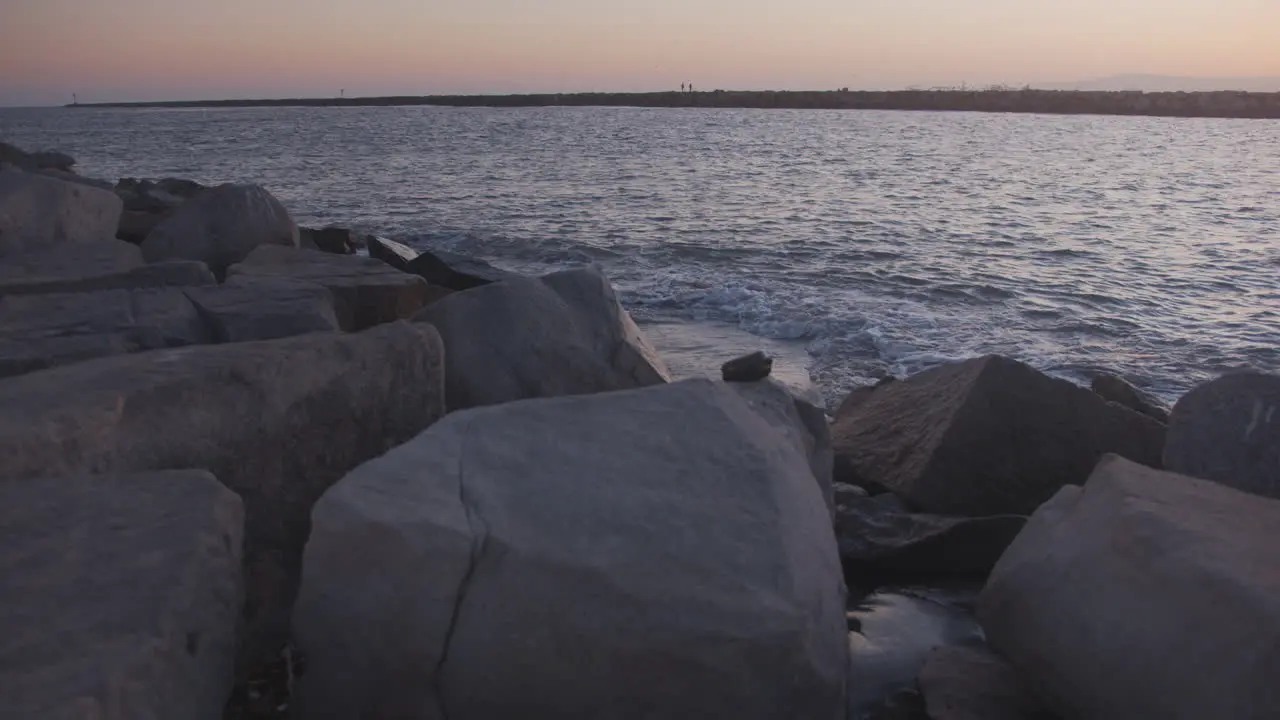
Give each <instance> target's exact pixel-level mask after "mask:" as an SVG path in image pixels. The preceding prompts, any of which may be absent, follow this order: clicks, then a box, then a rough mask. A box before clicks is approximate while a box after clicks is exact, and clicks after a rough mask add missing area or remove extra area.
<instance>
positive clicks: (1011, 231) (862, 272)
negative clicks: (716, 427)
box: [0, 108, 1280, 403]
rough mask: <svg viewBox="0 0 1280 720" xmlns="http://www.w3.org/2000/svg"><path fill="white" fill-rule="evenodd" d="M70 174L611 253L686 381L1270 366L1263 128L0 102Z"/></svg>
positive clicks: (1168, 378) (1279, 176) (490, 245)
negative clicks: (765, 360)
mask: <svg viewBox="0 0 1280 720" xmlns="http://www.w3.org/2000/svg"><path fill="white" fill-rule="evenodd" d="M0 139H3V140H6V141H8V142H12V143H15V144H17V145H19V146H22V147H26V148H28V149H43V148H57V149H61V150H64V151H67V152H70V153H71V154H73V155H74V156H75V157H77V158H78V159H79V161H80V166H79V169H80V171H81V172H82V173H83V174H86V175H92V176H96V177H102V178H108V179H115V178H118V177H122V176H128V177H162V176H179V177H186V178H191V179H195V180H199V181H201V182H205V183H216V182H225V181H242V182H257V183H261V184H263V185H265V186H266V187H268V188H269V189H271V190H272V192H274V193H275V194H276V195H277V196H279V197H280V198H281V199H282V200H283V201H284V203H285V204H286V205H287V206H288V207H289V209H290V210H291V211H292V212H293V214H294V215H295V217H296V218H297V219H298V221H299V222H300V223H302V224H311V225H320V224H326V223H334V224H341V225H346V226H349V227H355V228H358V229H361V230H366V231H368V232H376V233H379V234H382V235H386V236H390V237H395V238H398V239H402V240H406V241H408V242H410V243H411V244H416V245H420V246H422V247H441V248H447V249H451V250H455V251H460V252H465V253H469V254H473V255H477V256H480V257H483V258H486V259H488V260H490V261H492V262H494V263H495V264H497V265H500V266H504V267H508V268H512V269H517V270H521V271H545V270H551V269H555V268H560V267H565V266H569V265H573V264H578V263H584V262H596V263H599V264H601V265H602V266H604V268H605V269H606V270H607V271H608V273H609V274H610V276H611V277H612V278H613V280H614V282H615V284H616V285H617V287H618V288H619V290H620V292H621V294H622V297H623V300H624V302H625V304H626V305H627V307H628V308H629V309H630V311H631V312H632V313H633V315H634V316H635V317H636V318H637V320H639V321H640V322H641V323H642V324H643V325H645V326H646V327H647V328H648V331H649V333H650V335H651V336H652V338H653V339H654V340H655V344H657V345H658V346H659V348H660V349H662V350H663V351H664V353H665V354H666V355H667V357H668V360H669V361H670V362H671V364H672V365H673V367H674V369H676V370H677V371H678V372H680V373H682V374H690V373H699V372H706V371H709V370H711V369H714V368H715V367H717V366H718V364H719V363H720V362H722V361H723V360H725V359H728V358H729V357H731V356H733V355H735V354H738V353H739V352H740V351H745V350H748V349H754V348H755V347H762V348H766V349H768V350H769V351H770V352H771V353H773V354H775V355H776V356H777V357H778V365H777V368H778V369H777V372H779V373H781V374H783V375H785V376H787V377H788V378H790V379H798V380H803V379H806V378H811V379H812V381H813V383H814V384H815V385H816V386H817V388H818V389H819V390H821V391H822V392H824V393H825V394H826V395H827V399H828V401H829V402H832V403H834V402H838V400H839V398H840V396H841V394H842V393H843V392H844V391H846V390H847V389H848V388H850V387H851V386H854V385H857V384H861V383H865V382H868V381H870V380H872V379H874V378H876V377H879V376H882V375H884V374H886V373H894V374H903V373H910V372H913V371H917V370H920V369H922V368H925V367H928V366H930V365H933V364H936V363H939V362H944V361H947V360H952V359H957V358H964V357H969V356H974V355H978V354H983V353H990V352H998V353H1004V354H1007V355H1011V356H1014V357H1017V358H1020V359H1022V360H1025V361H1027V362H1029V363H1031V364H1033V365H1035V366H1036V367H1039V368H1040V369H1042V370H1045V371H1047V372H1050V373H1053V374H1056V375H1059V376H1063V377H1068V378H1072V379H1077V380H1083V379H1085V378H1087V377H1088V376H1089V374H1090V373H1091V372H1093V371H1095V370H1102V369H1105V370H1110V371H1114V372H1119V373H1120V374H1122V375H1124V376H1125V377H1127V378H1128V379H1130V380H1131V381H1133V382H1135V383H1137V384H1138V385H1140V386H1143V387H1146V388H1148V389H1150V390H1151V391H1153V392H1154V393H1156V394H1157V395H1159V396H1162V397H1163V398H1165V399H1166V400H1173V399H1175V398H1176V397H1177V396H1178V395H1180V394H1181V393H1182V392H1185V391H1186V390H1187V389H1189V388H1190V387H1192V386H1194V385H1195V384H1197V383H1199V382H1201V381H1204V380H1206V379H1208V378H1211V377H1213V376H1215V375H1216V374H1218V373H1221V372H1223V371H1226V370H1230V369H1236V368H1242V367H1254V368H1259V369H1263V370H1269V371H1280V122H1277V121H1251V120H1207V119H1157V118H1123V117H1090V116H1077V117H1054V116H1036V115H983V114H969V113H951V114H947V113H907V112H847V111H761V110H686V109H625V108H621V109H620V108H611V109H605V108H531V109H506V110H504V109H449V108H315V109H225V110H86V109H81V110H66V109H45V110H0Z"/></svg>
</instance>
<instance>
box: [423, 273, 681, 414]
mask: <svg viewBox="0 0 1280 720" xmlns="http://www.w3.org/2000/svg"><path fill="white" fill-rule="evenodd" d="M414 320H416V321H421V322H427V323H431V324H432V325H435V326H436V328H437V329H438V330H439V331H440V335H441V337H443V338H444V342H445V346H446V347H448V348H449V353H448V356H447V357H446V359H445V360H446V363H447V365H448V370H447V372H446V373H445V378H446V382H447V387H448V398H449V409H450V410H451V411H452V410H462V409H465V408H471V407H478V406H481V405H496V404H499V403H505V402H511V401H512V400H522V399H526V398H538V397H553V396H557V395H580V394H586V393H596V392H607V391H610V390H625V389H628V388H635V387H644V386H647V385H655V384H659V383H665V382H667V381H668V380H669V379H670V375H669V373H668V372H667V369H666V366H665V365H664V364H663V362H662V360H661V359H660V358H659V357H658V354H657V352H656V351H654V349H653V347H652V346H650V345H649V343H648V341H647V340H645V338H644V335H643V334H642V333H641V332H640V329H639V328H637V327H636V324H635V323H634V322H633V321H632V320H631V316H630V315H628V314H627V311H626V310H624V309H622V306H621V305H620V304H619V303H618V298H617V296H616V295H615V294H614V291H613V287H612V286H611V285H610V284H609V281H608V279H607V278H605V276H604V274H603V273H602V272H601V270H600V269H599V268H598V267H596V266H588V267H583V268H577V269H574V270H566V271H563V272H558V273H552V274H550V275H547V276H545V277H542V278H523V277H521V278H515V279H513V280H507V281H504V282H500V283H493V284H490V285H485V286H483V287H478V288H474V289H472V290H468V291H466V292H459V293H454V294H452V295H449V296H448V297H445V298H443V299H441V300H438V301H436V302H434V303H432V304H431V305H429V306H427V307H426V308H425V309H424V310H423V311H422V312H420V313H418V315H417V316H415V317H414Z"/></svg>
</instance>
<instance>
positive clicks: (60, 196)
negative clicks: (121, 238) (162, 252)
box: [0, 169, 123, 264]
mask: <svg viewBox="0 0 1280 720" xmlns="http://www.w3.org/2000/svg"><path fill="white" fill-rule="evenodd" d="M122 207H123V206H122V203H121V202H120V198H118V197H116V194H115V193H113V192H111V191H110V190H101V189H98V188H92V187H86V186H84V185H79V184H76V183H69V182H66V181H63V180H57V179H55V178H51V177H46V176H44V175H33V174H29V173H24V172H21V171H18V170H13V169H0V263H5V264H7V263H8V262H9V260H10V258H13V257H17V256H21V255H29V254H34V255H43V254H46V253H50V252H55V251H58V250H62V249H66V248H69V247H72V246H77V245H85V244H96V243H102V242H106V241H110V240H112V239H113V238H114V237H115V234H116V225H117V223H118V222H119V220H120V210H121V208H122Z"/></svg>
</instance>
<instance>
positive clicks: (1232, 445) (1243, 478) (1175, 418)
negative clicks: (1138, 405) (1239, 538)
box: [1164, 372, 1280, 498]
mask: <svg viewBox="0 0 1280 720" xmlns="http://www.w3.org/2000/svg"><path fill="white" fill-rule="evenodd" d="M1164 464H1165V467H1167V468H1168V469H1169V470H1172V471H1174V472H1178V473H1182V474H1184V475H1190V476H1192V477H1198V478H1204V479H1206V480H1213V481H1215V482H1219V483H1222V484H1224V485H1227V486H1229V487H1233V488H1236V489H1237V490H1244V491H1245V492H1251V493H1256V494H1258V495H1264V496H1266V497H1271V498H1280V376H1278V375H1267V374H1264V373H1254V372H1248V373H1236V374H1232V375H1225V376H1223V377H1221V378H1218V379H1217V380H1214V381H1213V382H1209V383H1206V384H1204V385H1201V386H1200V387H1198V388H1196V389H1195V390H1192V391H1191V392H1189V393H1187V394H1186V395H1185V396H1184V397H1183V398H1182V399H1181V400H1179V401H1178V404H1177V405H1176V406H1174V408H1173V414H1172V416H1171V418H1170V421H1169V437H1168V439H1167V440H1166V442H1165V447H1164Z"/></svg>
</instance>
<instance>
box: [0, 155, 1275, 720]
mask: <svg viewBox="0 0 1280 720" xmlns="http://www.w3.org/2000/svg"><path fill="white" fill-rule="evenodd" d="M18 152H20V151H18ZM9 158H16V159H17V161H16V162H15V161H13V160H8V162H7V164H6V165H5V166H4V167H3V168H0V577H3V578H4V581H3V582H0V626H2V627H4V628H6V632H3V633H0V697H3V699H4V700H3V705H4V713H0V714H4V715H5V717H14V718H15V719H17V720H28V719H30V720H35V719H36V718H48V717H62V716H68V715H71V714H77V715H92V716H94V717H99V718H105V719H108V720H132V719H134V718H143V717H181V718H188V717H189V718H216V717H225V718H236V719H239V718H254V719H257V718H266V717H290V716H292V717H300V718H357V717H371V718H372V717H394V718H405V719H414V718H418V719H422V720H426V719H431V720H436V719H438V718H445V717H448V718H451V719H452V720H465V719H467V718H474V719H476V720H480V719H485V720H488V719H494V720H502V719H503V718H525V717H610V718H622V719H626V718H642V717H646V718H647V717H663V718H667V717H670V718H695V717H696V718H704V717H721V716H724V717H739V718H762V719H764V718H806V719H808V718H823V719H828V720H837V719H839V718H850V719H852V718H863V717H881V718H888V717H898V718H915V719H917V720H919V719H921V718H932V720H961V719H968V718H973V719H975V720H976V719H977V718H983V719H985V720H990V719H991V718H1010V719H1015V718H1035V719H1037V720H1045V719H1047V718H1064V719H1065V718H1074V717H1125V718H1128V717H1170V718H1182V717H1186V718H1205V717H1223V718H1226V717H1230V718H1233V719H1234V718H1245V719H1246V720H1248V719H1252V718H1259V719H1261V718H1274V717H1277V715H1278V714H1280V694H1278V693H1277V691H1276V689H1275V683H1274V678H1275V677H1277V676H1280V664H1277V662H1278V657H1280V656H1277V655H1276V653H1275V648H1276V647H1278V646H1280V584H1277V578H1280V565H1277V557H1280V556H1277V555H1276V553H1274V552H1271V550H1270V548H1271V546H1272V545H1273V544H1274V528H1275V527H1276V526H1277V524H1280V499H1275V496H1276V495H1277V491H1276V488H1277V487H1280V461H1278V456H1277V452H1280V450H1278V449H1277V448H1278V447H1280V411H1278V410H1277V407H1278V406H1280V379H1278V378H1276V377H1274V376H1268V375H1262V374H1257V373H1242V374H1235V375H1229V376H1227V377H1224V378H1222V379H1220V380H1217V381H1215V382H1213V383H1209V384H1207V385H1205V386H1203V387H1201V388H1198V389H1197V390H1195V391H1193V392H1191V393H1190V394H1188V395H1187V396H1186V397H1184V398H1183V399H1182V400H1181V401H1180V402H1178V403H1177V405H1176V406H1175V407H1174V408H1173V411H1172V413H1171V414H1170V415H1169V416H1168V418H1167V423H1166V422H1164V420H1165V419H1166V418H1165V417H1164V416H1162V415H1161V414H1160V412H1161V410H1162V408H1161V407H1160V406H1159V404H1158V403H1154V402H1151V401H1150V399H1149V398H1146V399H1143V398H1142V397H1141V396H1140V394H1137V393H1136V391H1135V392H1130V390H1132V387H1130V386H1127V385H1122V384H1118V382H1122V381H1119V379H1118V378H1117V379H1116V380H1115V381H1112V380H1101V381H1099V382H1097V383H1095V390H1096V392H1095V391H1090V390H1089V389H1086V388H1082V387H1078V386H1076V385H1073V384H1071V383H1069V382H1066V381H1064V380H1060V379H1056V378H1051V377H1049V376H1046V375H1044V374H1042V373H1040V372H1038V371H1036V370H1035V369H1033V368H1030V367H1028V366H1026V365H1023V364H1022V363H1019V362H1017V361H1015V360H1012V359H1009V358H1004V357H999V356H991V357H986V358H977V359H973V360H968V361H965V362H960V363H953V364H950V365H944V366H940V367H937V368H934V369H931V370H927V371H925V372H922V373H920V374H918V375H915V376H912V377H907V378H901V379H886V380H885V381H883V382H881V383H880V384H878V385H876V386H874V387H869V388H862V389H859V390H857V391H855V392H854V393H852V394H851V395H850V396H849V397H848V398H846V399H845V400H844V402H842V403H840V404H839V407H838V410H837V411H836V413H835V418H834V420H833V421H831V422H829V421H828V418H827V417H826V415H825V413H824V412H823V410H822V409H821V408H820V407H819V406H817V405H816V404H814V403H813V402H810V401H808V400H805V399H802V398H799V397H797V396H795V395H794V393H793V391H790V390H788V389H787V388H785V387H784V386H782V385H780V384H778V383H776V382H774V381H773V380H770V379H769V378H768V375H769V371H770V370H771V368H770V366H769V362H768V358H767V357H764V356H762V355H755V356H747V357H745V358H741V359H739V360H737V361H731V362H730V363H728V364H726V366H725V368H724V369H723V370H722V375H723V379H722V380H721V379H717V380H685V381H673V379H672V378H671V377H670V374H669V373H668V371H667V369H666V367H665V365H664V363H663V362H662V360H661V358H660V357H659V356H658V354H657V353H656V352H655V351H654V348H653V347H652V346H651V345H650V344H649V343H648V341H647V340H646V339H645V337H644V334H643V332H642V331H641V329H640V328H638V327H637V326H636V324H635V323H634V322H633V321H632V320H631V317H630V316H629V315H628V313H627V312H626V311H625V310H624V309H623V307H622V305H621V304H620V302H619V301H618V298H617V295H616V293H615V292H614V289H613V287H612V286H611V285H610V283H609V281H608V279H607V278H606V277H605V275H604V273H603V272H602V271H601V270H600V269H599V268H597V267H585V268H576V269H570V270H564V271H561V272H556V273H552V274H550V275H546V276H544V277H526V276H521V275H516V274H513V273H509V272H507V271H503V270H499V269H497V268H493V267H492V266H488V265H486V264H484V263H481V262H480V261H475V260H472V259H468V258H462V257H458V256H453V255H450V254H448V253H442V252H434V251H433V252H431V253H430V255H429V257H428V255H427V254H425V253H421V252H420V251H418V250H415V249H412V248H409V247H407V246H404V245H401V244H399V243H395V242H394V241H389V240H384V239H381V238H374V237H369V238H363V239H362V238H360V237H359V236H358V235H356V234H353V233H351V232H349V231H341V230H336V229H332V228H329V229H325V230H324V231H320V232H301V231H300V230H299V229H298V228H297V227H296V225H295V223H294V221H293V219H292V218H291V217H290V216H289V214H288V212H287V211H286V210H285V209H284V207H283V206H282V205H281V203H280V202H279V201H278V200H276V199H275V198H274V197H272V196H271V195H270V193H269V192H268V191H266V190H265V189H263V188H259V187H255V186H245V185H219V186H215V187H203V186H200V185H197V184H195V183H189V182H185V181H178V180H174V179H168V180H163V181H157V182H152V181H137V180H128V181H121V183H119V184H117V185H116V186H110V185H109V184H106V185H107V188H106V189H104V188H103V187H102V186H103V185H104V183H101V182H99V181H91V180H90V179H86V178H80V177H79V176H74V179H72V178H58V177H54V176H52V175H51V174H50V173H51V172H53V171H56V172H59V173H67V174H70V173H69V170H68V169H69V168H70V167H71V166H72V165H71V164H68V163H63V162H61V161H59V163H55V165H57V164H61V165H65V168H58V167H54V166H53V165H49V163H50V162H52V160H51V159H50V158H48V157H46V158H45V160H44V161H41V162H44V163H45V166H42V165H41V163H40V162H36V161H32V160H31V159H30V157H29V155H28V154H22V155H16V154H15V153H14V152H13V151H12V150H11V149H10V148H9V147H8V146H0V160H7V159H9ZM127 213H137V214H139V215H147V216H148V218H147V222H151V221H152V220H154V221H155V222H154V223H153V224H151V225H150V226H149V227H146V228H142V227H141V224H139V226H138V228H135V230H136V232H135V231H131V232H129V233H126V232H124V230H125V227H124V225H125V221H124V220H123V218H124V217H125V215H126V214H127ZM138 219H139V218H138V217H135V218H133V219H132V220H130V221H129V222H133V221H135V220H138ZM122 237H124V238H127V240H128V242H126V241H125V240H122V239H120V238H122ZM139 243H140V245H141V247H139ZM362 244H363V245H365V246H367V248H368V257H365V256H363V255H361V254H359V253H353V252H352V251H353V250H357V249H359V247H360V246H361V245H362ZM1126 387H1129V390H1126V389H1125V388H1126ZM1162 468H1163V469H1162ZM837 481H838V482H837ZM979 623H981V626H982V629H981V631H980V630H979ZM1188 628H1192V631H1188ZM982 631H985V635H984V632H982Z"/></svg>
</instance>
